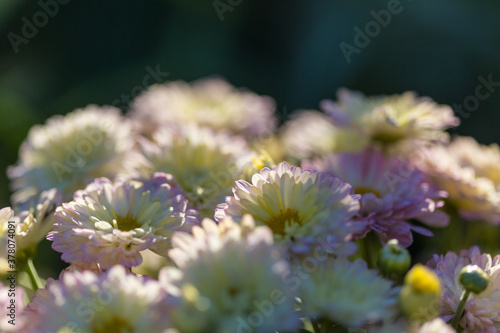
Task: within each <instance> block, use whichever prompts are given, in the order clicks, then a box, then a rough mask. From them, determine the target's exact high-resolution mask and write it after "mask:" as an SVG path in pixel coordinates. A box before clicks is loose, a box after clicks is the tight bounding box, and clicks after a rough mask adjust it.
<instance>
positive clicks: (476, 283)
mask: <svg viewBox="0 0 500 333" xmlns="http://www.w3.org/2000/svg"><path fill="white" fill-rule="evenodd" d="M458 281H460V284H461V285H462V286H463V287H464V289H465V290H468V291H471V292H473V293H474V294H479V293H481V292H482V291H484V290H485V289H486V288H487V287H488V282H489V281H490V278H489V276H488V274H486V273H485V272H484V271H483V270H482V269H481V268H480V267H479V266H477V265H467V266H465V267H464V268H462V270H461V271H460V275H459V276H458Z"/></svg>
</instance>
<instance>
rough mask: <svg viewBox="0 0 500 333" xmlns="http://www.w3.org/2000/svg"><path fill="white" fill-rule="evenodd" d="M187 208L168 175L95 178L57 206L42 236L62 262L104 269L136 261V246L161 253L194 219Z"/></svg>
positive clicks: (136, 263) (137, 260)
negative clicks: (144, 178)
mask: <svg viewBox="0 0 500 333" xmlns="http://www.w3.org/2000/svg"><path fill="white" fill-rule="evenodd" d="M186 207H187V200H186V198H185V197H184V196H183V195H182V191H181V190H180V189H179V188H177V187H175V186H174V185H173V180H172V177H171V176H170V175H167V174H163V173H156V174H154V176H153V177H152V178H151V179H150V180H147V181H141V180H137V179H126V178H125V179H121V180H118V181H116V182H115V183H112V182H111V181H110V180H109V179H107V178H98V179H96V180H95V181H94V182H93V183H91V184H89V185H88V186H87V187H86V188H85V190H83V191H78V192H77V193H75V197H74V199H73V201H71V202H69V203H64V204H63V205H62V207H59V208H58V209H57V210H56V214H55V218H56V220H57V223H56V224H55V225H54V230H53V231H52V232H50V233H49V235H48V237H47V239H49V240H52V241H53V244H52V247H53V248H54V250H56V251H59V252H61V253H62V259H63V260H65V261H67V262H74V261H82V262H84V263H91V262H97V263H99V264H100V265H101V267H102V268H103V269H106V268H108V267H111V266H112V265H115V264H122V265H124V266H126V267H133V266H138V265H140V264H141V262H142V257H141V254H140V252H141V251H143V250H145V249H151V250H152V251H154V252H156V253H158V254H161V255H166V252H167V250H168V249H169V248H170V237H171V235H172V234H173V233H174V232H175V231H178V230H183V231H189V230H190V228H191V226H192V225H193V224H195V223H196V221H197V217H196V212H194V211H192V210H189V209H187V208H186Z"/></svg>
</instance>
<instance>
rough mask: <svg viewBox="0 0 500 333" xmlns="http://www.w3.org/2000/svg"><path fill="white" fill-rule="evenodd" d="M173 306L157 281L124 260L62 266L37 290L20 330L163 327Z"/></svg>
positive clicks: (156, 329) (46, 332) (149, 329)
mask: <svg viewBox="0 0 500 333" xmlns="http://www.w3.org/2000/svg"><path fill="white" fill-rule="evenodd" d="M171 308H172V303H171V301H170V298H169V297H168V296H167V295H166V293H165V292H164V291H163V288H162V287H161V286H160V284H159V283H158V282H157V281H155V280H153V279H145V278H142V277H138V276H136V275H134V274H131V273H127V271H126V269H125V268H124V267H122V266H114V267H113V268H111V269H110V270H109V271H108V272H107V273H105V274H101V275H96V274H94V273H93V272H91V271H83V272H76V271H75V272H64V273H63V274H61V276H60V279H59V280H53V279H49V280H48V281H47V285H46V286H45V288H44V289H39V290H37V292H36V295H35V296H34V297H33V299H32V301H31V303H30V304H28V306H27V308H26V311H25V316H24V318H25V320H26V322H27V327H26V329H25V330H24V331H23V332H28V333H52V332H99V333H101V332H102V333H104V332H138V333H139V332H144V333H149V332H163V331H164V330H166V329H168V328H169V327H170V312H171Z"/></svg>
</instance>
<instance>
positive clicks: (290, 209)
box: [215, 162, 360, 255]
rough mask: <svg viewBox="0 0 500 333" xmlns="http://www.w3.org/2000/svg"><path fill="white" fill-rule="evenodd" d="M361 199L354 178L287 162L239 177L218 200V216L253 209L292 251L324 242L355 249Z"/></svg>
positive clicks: (343, 251) (344, 250) (340, 249)
mask: <svg viewBox="0 0 500 333" xmlns="http://www.w3.org/2000/svg"><path fill="white" fill-rule="evenodd" d="M358 200H359V199H358V196H354V193H353V189H352V187H351V186H350V185H349V184H345V183H343V182H342V181H340V180H339V179H337V178H334V177H331V176H329V175H327V174H325V173H320V172H314V171H311V170H302V169H301V168H299V167H291V166H289V165H288V164H287V163H285V162H282V163H280V164H279V165H278V166H276V167H275V168H274V169H272V170H271V169H269V168H263V169H262V170H261V171H260V172H259V173H256V174H255V175H253V177H252V183H251V184H250V183H248V182H246V181H244V180H239V181H237V182H236V183H235V188H234V189H233V196H230V197H227V198H226V202H225V203H222V204H220V205H218V206H217V209H216V212H215V219H216V220H217V221H222V220H223V219H224V218H225V217H233V218H235V219H240V218H241V217H242V216H243V215H244V214H251V215H252V216H253V217H254V218H255V220H256V221H257V222H258V223H259V224H261V225H267V226H268V227H269V228H271V230H272V231H273V233H274V237H275V239H276V240H277V241H280V242H284V243H285V244H287V246H288V247H289V248H290V250H291V252H292V253H296V254H299V253H307V252H309V251H311V250H312V247H313V246H315V245H317V244H318V242H319V243H320V244H323V245H325V247H326V248H327V249H328V250H329V252H334V253H336V254H338V255H351V254H353V252H354V251H355V250H356V247H355V245H354V244H353V243H351V242H348V240H350V235H351V233H353V232H358V231H359V230H360V228H359V226H358V225H356V224H355V223H351V219H352V218H353V217H354V215H355V214H356V213H357V212H358V210H359V201H358Z"/></svg>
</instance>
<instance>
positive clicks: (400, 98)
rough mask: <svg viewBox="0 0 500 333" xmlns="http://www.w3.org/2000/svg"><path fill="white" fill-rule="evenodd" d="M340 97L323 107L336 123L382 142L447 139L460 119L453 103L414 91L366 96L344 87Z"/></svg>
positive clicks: (327, 101) (394, 142)
mask: <svg viewBox="0 0 500 333" xmlns="http://www.w3.org/2000/svg"><path fill="white" fill-rule="evenodd" d="M337 99H338V100H337V102H333V101H329V100H325V101H322V102H321V108H322V110H324V111H325V112H326V113H327V114H329V115H330V117H331V119H332V121H333V123H334V124H335V125H336V126H339V127H344V128H346V129H350V130H353V131H356V132H357V133H358V134H359V136H360V137H361V138H362V139H363V140H364V139H368V141H371V142H372V143H376V144H380V145H382V146H389V145H395V144H399V143H408V142H420V143H425V142H434V141H447V140H448V139H449V136H448V134H447V133H445V132H444V130H445V129H447V128H450V127H454V126H458V124H459V123H460V121H459V119H458V118H457V117H455V116H454V114H453V110H452V108H451V107H449V106H447V105H438V104H436V103H435V102H434V101H432V100H431V99H430V98H428V97H417V96H416V94H415V93H413V92H406V93H403V94H401V95H393V96H374V97H366V96H364V95H363V94H362V93H360V92H356V91H350V90H347V89H340V90H339V91H338V92H337Z"/></svg>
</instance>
